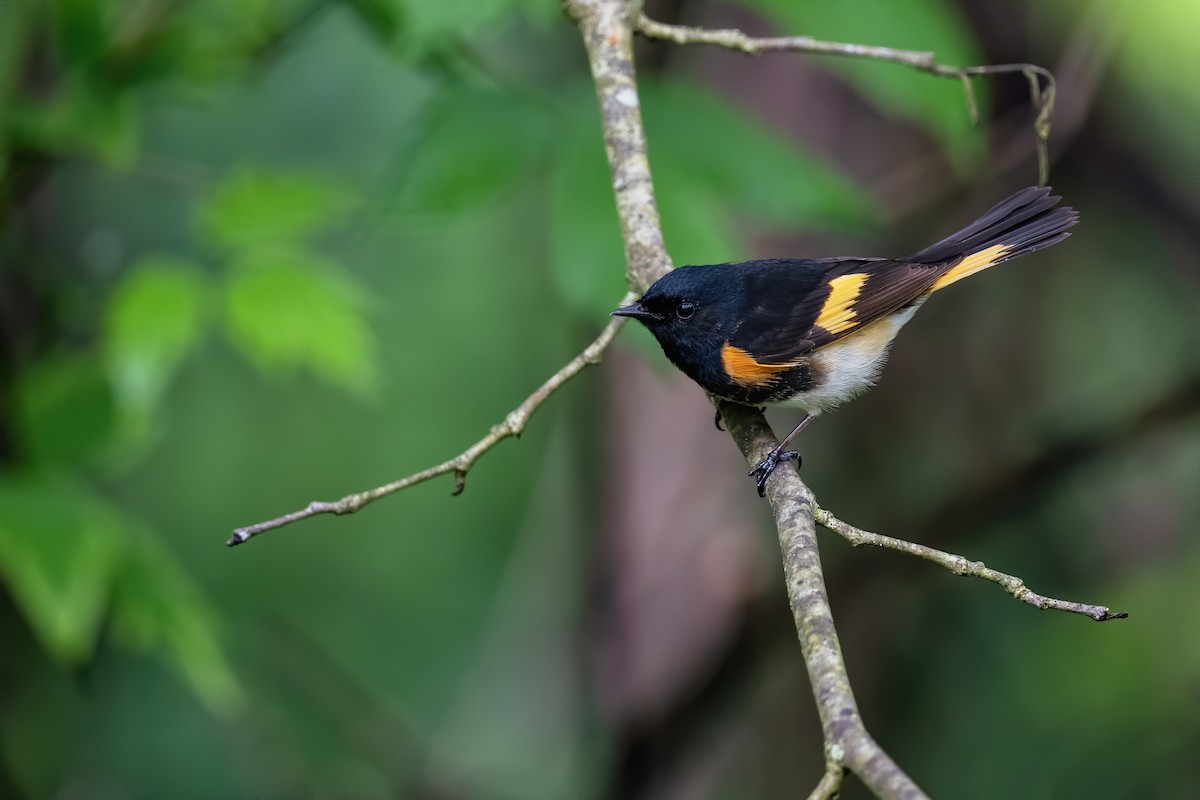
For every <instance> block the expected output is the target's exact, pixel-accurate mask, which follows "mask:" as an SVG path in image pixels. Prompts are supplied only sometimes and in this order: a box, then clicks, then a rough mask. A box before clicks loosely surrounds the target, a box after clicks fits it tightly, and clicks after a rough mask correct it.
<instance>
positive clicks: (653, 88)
mask: <svg viewBox="0 0 1200 800" xmlns="http://www.w3.org/2000/svg"><path fill="white" fill-rule="evenodd" d="M642 105H643V107H644V108H645V116H646V136H647V139H648V140H649V148H650V166H651V169H652V171H653V172H654V176H655V180H656V183H657V185H658V195H659V196H661V197H662V198H664V208H663V231H664V234H665V235H666V236H667V237H668V244H669V245H671V247H672V251H671V253H672V256H673V257H674V258H675V259H676V260H677V261H678V262H679V263H713V261H715V260H722V259H724V258H726V257H733V256H735V255H736V253H733V252H730V251H729V247H728V246H727V247H726V248H725V253H722V254H715V253H708V254H707V255H706V254H705V253H703V252H697V253H695V259H696V260H693V257H692V256H691V255H690V254H687V253H685V252H681V251H679V250H678V249H677V248H680V247H683V248H687V247H688V244H689V242H690V241H692V237H691V236H688V237H677V240H672V239H671V223H672V221H673V220H672V218H671V216H668V211H669V210H670V204H671V201H670V200H667V199H666V198H674V199H675V200H676V201H677V202H680V203H682V202H683V201H689V202H691V203H692V205H693V208H692V209H690V210H689V211H688V212H686V213H685V214H681V215H680V217H681V221H682V220H683V219H686V218H687V217H688V216H692V217H693V219H694V220H695V221H698V222H700V221H701V220H698V219H696V217H697V216H698V213H699V212H698V211H697V210H696V208H695V206H706V207H707V210H708V217H709V218H708V220H707V221H706V222H702V224H701V225H699V226H697V225H692V226H690V228H689V229H688V233H690V234H695V235H700V236H703V235H704V233H703V231H702V230H700V228H704V229H708V230H722V229H723V230H727V231H728V230H731V227H730V221H729V218H730V216H734V217H737V218H740V219H741V220H743V221H745V222H749V223H751V224H753V225H756V226H758V227H759V228H763V227H767V228H775V229H782V230H796V229H805V230H814V229H816V230H851V231H853V230H861V229H862V227H863V226H864V224H865V223H866V222H867V221H868V220H870V219H871V217H872V214H873V207H872V204H871V200H870V198H869V196H868V195H867V194H866V192H865V191H863V190H862V189H861V188H860V187H858V186H857V185H856V184H855V183H854V182H853V181H851V180H850V179H849V178H847V177H846V176H845V175H843V174H842V173H841V172H840V171H839V170H838V169H836V168H835V167H834V166H833V165H832V164H829V163H828V162H826V161H824V160H822V159H821V158H819V157H817V156H815V155H813V154H811V153H809V152H807V151H805V150H804V149H803V148H802V147H801V146H800V145H798V144H797V143H795V142H793V141H790V140H789V139H787V138H786V137H785V136H783V135H782V134H780V133H777V132H775V131H772V130H771V129H770V128H769V127H768V125H767V124H766V123H764V122H757V123H756V122H755V121H753V119H751V118H750V117H748V116H747V114H746V112H745V111H744V110H742V109H740V108H738V107H736V106H735V105H733V104H732V103H730V102H729V101H727V100H724V99H721V98H719V97H717V96H716V95H714V94H713V93H711V92H709V91H707V90H705V89H702V88H701V87H698V86H694V85H691V84H686V83H682V82H669V83H665V84H659V83H653V82H650V83H647V85H646V87H645V88H644V90H643V93H642ZM681 207H682V206H681ZM725 241H727V242H728V243H729V244H730V245H732V244H733V240H732V237H731V236H729V237H727V238H725ZM743 246H744V245H743Z"/></svg>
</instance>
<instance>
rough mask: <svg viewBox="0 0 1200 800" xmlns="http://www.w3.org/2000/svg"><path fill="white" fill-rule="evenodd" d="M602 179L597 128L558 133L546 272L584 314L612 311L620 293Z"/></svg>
mask: <svg viewBox="0 0 1200 800" xmlns="http://www.w3.org/2000/svg"><path fill="white" fill-rule="evenodd" d="M593 102H594V101H593ZM568 137H569V138H568ZM608 175H609V173H608V164H607V162H606V161H605V156H604V141H603V139H601V137H600V132H599V127H598V126H597V127H594V128H588V127H586V126H584V127H578V126H577V127H576V129H575V130H574V131H573V132H572V131H567V132H564V141H563V142H562V144H561V150H560V154H559V160H558V163H557V164H556V165H555V168H554V171H553V173H552V174H551V179H550V261H551V274H552V276H553V278H554V284H555V288H556V289H557V290H558V294H559V296H560V297H562V298H563V300H564V301H565V302H566V303H567V305H568V306H569V307H571V308H572V309H574V310H576V311H579V312H580V313H583V314H589V315H599V314H604V313H607V312H609V311H612V309H613V307H614V306H613V303H615V302H616V301H617V300H619V299H620V298H621V296H622V295H623V294H624V293H625V278H624V275H625V250H624V247H623V245H622V243H621V227H620V223H619V222H618V220H617V208H616V205H615V201H614V199H613V191H612V185H611V181H610V179H609V177H608Z"/></svg>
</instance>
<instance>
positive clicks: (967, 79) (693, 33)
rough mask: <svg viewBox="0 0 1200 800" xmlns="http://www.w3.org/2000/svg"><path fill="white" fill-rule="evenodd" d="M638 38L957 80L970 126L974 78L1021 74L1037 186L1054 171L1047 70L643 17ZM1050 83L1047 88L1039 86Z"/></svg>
mask: <svg viewBox="0 0 1200 800" xmlns="http://www.w3.org/2000/svg"><path fill="white" fill-rule="evenodd" d="M636 29H637V31H638V33H640V34H642V35H643V36H645V37H647V38H651V39H665V40H666V41H669V42H674V43H675V44H708V45H715V46H717V47H724V48H726V49H728V50H736V51H738V52H741V53H747V54H749V55H752V56H759V55H762V54H764V53H783V52H790V53H808V54H811V55H825V56H846V57H850V58H866V59H871V60H874V61H888V62H891V63H893V64H904V65H905V66H909V67H912V68H913V69H917V70H920V71H921V72H927V73H929V74H930V75H939V76H941V77H944V78H957V79H958V80H959V81H961V82H962V86H963V92H964V93H965V94H966V99H967V111H968V112H969V113H970V115H971V121H972V122H978V121H979V107H978V104H977V103H976V102H975V90H974V89H973V88H972V86H971V77H972V76H975V75H998V74H1001V73H1007V72H1019V73H1021V74H1022V75H1024V76H1025V79H1026V80H1027V81H1029V88H1030V102H1031V103H1032V104H1033V107H1034V108H1035V109H1037V118H1036V119H1035V120H1034V132H1035V133H1036V134H1037V154H1038V181H1039V183H1041V184H1043V185H1044V184H1045V183H1046V180H1047V178H1048V176H1049V171H1050V155H1049V149H1048V144H1049V141H1050V122H1051V119H1052V118H1053V116H1054V99H1055V84H1054V75H1053V74H1052V73H1051V72H1050V71H1049V70H1048V69H1046V68H1045V67H1039V66H1038V65H1037V64H990V65H987V66H982V67H954V66H950V65H949V64H940V63H938V61H937V57H936V55H935V54H934V53H933V52H932V51H929V50H897V49H895V48H893V47H875V46H872V45H865V44H849V43H846V42H826V41H821V40H820V39H814V38H812V37H811V36H766V37H758V36H747V35H746V34H744V33H742V32H741V31H739V30H736V29H732V28H727V29H717V30H711V29H707V28H692V27H688V26H686V25H668V24H666V23H663V22H656V21H655V20H652V19H650V18H649V17H647V16H646V15H645V14H639V15H638V18H637V20H636ZM1042 79H1044V80H1045V82H1046V85H1045V87H1044V88H1043V87H1042V85H1041V80H1042Z"/></svg>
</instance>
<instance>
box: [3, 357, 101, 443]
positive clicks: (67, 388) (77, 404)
mask: <svg viewBox="0 0 1200 800" xmlns="http://www.w3.org/2000/svg"><path fill="white" fill-rule="evenodd" d="M17 407H18V414H19V419H20V426H19V430H20V431H21V434H22V439H21V445H22V452H23V454H24V455H25V457H26V458H28V459H29V460H30V461H31V462H33V463H35V464H47V463H58V464H73V463H78V462H81V461H84V460H86V459H88V458H90V457H92V456H94V455H95V454H96V453H97V452H99V451H101V450H102V449H103V448H104V447H105V446H106V445H107V444H108V443H109V441H110V440H111V438H112V434H113V432H114V429H115V422H116V413H115V412H116V404H115V403H114V401H113V395H112V390H111V388H110V387H109V383H108V380H107V379H106V376H105V374H104V372H103V370H102V365H101V364H100V362H99V361H98V360H97V359H95V358H91V357H87V356H76V357H70V358H57V359H47V360H43V361H40V362H37V363H35V364H34V365H33V367H32V368H30V370H29V371H28V372H26V373H24V374H23V375H21V377H20V380H19V382H18V384H17Z"/></svg>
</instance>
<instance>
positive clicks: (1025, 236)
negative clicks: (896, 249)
mask: <svg viewBox="0 0 1200 800" xmlns="http://www.w3.org/2000/svg"><path fill="white" fill-rule="evenodd" d="M1061 199H1062V198H1061V197H1058V196H1057V195H1052V194H1050V188H1049V187H1047V186H1030V187H1028V188H1025V189H1022V190H1021V191H1019V192H1017V193H1016V194H1014V195H1012V196H1011V197H1009V198H1008V199H1007V200H1002V201H1000V202H999V203H997V204H996V205H995V206H993V207H992V208H991V210H989V211H988V212H987V213H986V214H984V215H983V216H982V217H980V218H979V219H977V220H975V221H974V222H972V223H971V224H970V225H968V226H967V227H965V228H963V229H962V230H961V231H959V232H958V233H955V234H953V235H951V236H947V237H946V238H945V239H943V240H942V241H940V242H938V243H937V244H935V245H931V246H929V247H926V248H925V249H924V250H921V251H920V252H917V253H913V254H912V255H911V256H908V257H907V258H904V259H902V260H903V261H907V262H916V263H918V264H939V263H941V264H945V265H946V267H947V269H946V272H945V273H943V274H942V276H941V277H939V278H938V279H937V281H936V282H935V283H934V284H933V286H932V289H931V290H932V291H937V290H938V289H942V288H945V287H947V286H949V285H950V284H952V283H954V282H955V281H959V280H962V279H963V278H965V277H967V276H968V275H974V274H975V273H976V272H981V271H983V270H985V269H987V268H988V267H994V266H995V265H997V264H1000V263H1002V262H1004V261H1008V260H1009V259H1013V258H1016V257H1017V256H1023V255H1025V254H1026V253H1032V252H1033V251H1034V250H1041V249H1042V248H1043V247H1049V246H1050V245H1052V244H1057V243H1058V242H1061V241H1062V240H1063V239H1065V238H1067V237H1068V236H1070V235H1071V234H1069V233H1067V228H1070V227H1071V226H1072V225H1074V224H1075V223H1076V222H1078V221H1079V212H1077V211H1076V210H1075V209H1073V208H1070V207H1067V206H1063V207H1062V208H1055V207H1054V206H1055V205H1056V204H1057V203H1058V201H1059V200H1061Z"/></svg>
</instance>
